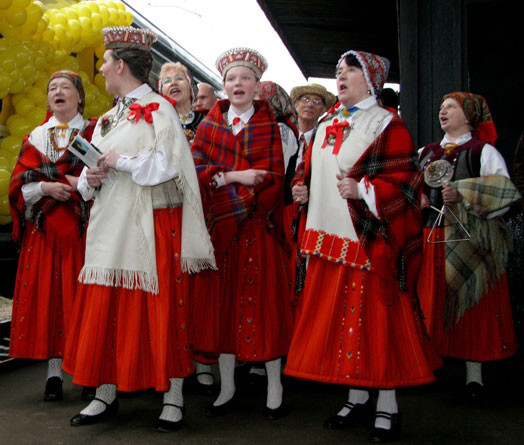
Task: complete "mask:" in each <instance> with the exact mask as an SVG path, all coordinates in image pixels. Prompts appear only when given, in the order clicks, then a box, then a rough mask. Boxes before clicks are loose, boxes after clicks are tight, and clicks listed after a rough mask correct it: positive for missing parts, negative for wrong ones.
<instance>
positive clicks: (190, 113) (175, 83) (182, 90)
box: [158, 62, 205, 145]
mask: <svg viewBox="0 0 524 445" xmlns="http://www.w3.org/2000/svg"><path fill="white" fill-rule="evenodd" d="M158 90H159V91H160V93H162V94H163V95H164V96H166V97H168V98H169V99H171V100H172V101H174V103H175V110H176V112H177V113H178V117H179V119H180V125H181V126H182V128H183V129H184V133H185V134H186V138H187V141H188V142H189V144H190V145H191V144H192V143H193V139H194V138H195V133H196V130H197V128H198V125H199V124H200V122H202V119H203V118H204V116H205V114H203V113H200V112H198V111H194V110H193V105H192V104H193V101H194V100H195V98H196V96H197V89H196V85H195V82H193V78H192V77H191V75H190V74H189V71H188V69H187V68H186V67H185V66H184V65H182V64H181V63H180V62H176V63H173V62H169V63H164V64H163V65H162V69H161V70H160V76H159V78H158Z"/></svg>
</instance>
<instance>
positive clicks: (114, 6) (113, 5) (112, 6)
mask: <svg viewBox="0 0 524 445" xmlns="http://www.w3.org/2000/svg"><path fill="white" fill-rule="evenodd" d="M105 4H106V5H107V7H108V8H109V9H118V6H117V4H116V2H114V1H111V0H109V1H106V2H105Z"/></svg>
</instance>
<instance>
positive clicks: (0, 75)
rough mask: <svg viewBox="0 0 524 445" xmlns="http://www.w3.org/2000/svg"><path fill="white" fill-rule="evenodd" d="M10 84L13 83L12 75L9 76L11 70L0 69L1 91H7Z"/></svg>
mask: <svg viewBox="0 0 524 445" xmlns="http://www.w3.org/2000/svg"><path fill="white" fill-rule="evenodd" d="M9 85H11V77H10V76H9V72H6V71H4V70H2V71H0V91H7V89H8V88H9Z"/></svg>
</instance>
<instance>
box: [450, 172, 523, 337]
mask: <svg viewBox="0 0 524 445" xmlns="http://www.w3.org/2000/svg"><path fill="white" fill-rule="evenodd" d="M450 185H451V186H452V187H455V188H456V189H457V190H458V191H459V193H460V194H461V195H462V197H463V201H462V202H459V203H454V204H452V205H450V208H451V209H452V211H453V213H454V214H455V215H456V216H457V218H458V219H459V220H460V222H461V223H462V224H463V225H464V226H465V227H466V228H467V229H468V231H469V232H470V234H471V239H470V240H469V241H461V242H455V243H446V283H447V291H446V305H445V324H446V326H448V327H449V326H450V325H451V324H452V322H453V320H455V321H456V322H458V321H459V320H460V319H461V318H462V316H463V315H464V313H465V311H466V310H468V309H470V308H472V307H473V306H475V305H476V304H478V302H479V301H480V299H481V298H482V296H483V295H484V294H485V293H486V292H487V291H488V290H489V289H490V287H492V286H493V285H494V284H495V283H496V282H497V281H498V280H499V279H500V277H501V276H502V275H503V274H504V273H505V271H506V263H507V260H508V253H509V250H510V246H511V233H510V232H509V230H508V228H507V226H506V223H505V222H504V219H503V218H502V217H495V218H489V219H488V218H486V216H487V215H488V214H490V213H492V212H495V211H497V210H501V209H504V208H506V207H509V206H511V205H513V204H514V203H516V202H518V201H520V199H522V197H521V195H520V193H519V192H518V190H517V189H516V187H515V186H514V185H513V183H512V182H511V180H510V179H508V178H506V177H505V176H501V175H492V176H483V177H478V178H468V179H461V180H458V181H454V182H451V183H450ZM446 220H447V221H446V226H445V235H446V239H459V238H462V237H463V233H462V231H461V229H460V226H459V225H458V224H456V222H455V221H454V219H453V217H450V216H449V214H448V216H447V217H446Z"/></svg>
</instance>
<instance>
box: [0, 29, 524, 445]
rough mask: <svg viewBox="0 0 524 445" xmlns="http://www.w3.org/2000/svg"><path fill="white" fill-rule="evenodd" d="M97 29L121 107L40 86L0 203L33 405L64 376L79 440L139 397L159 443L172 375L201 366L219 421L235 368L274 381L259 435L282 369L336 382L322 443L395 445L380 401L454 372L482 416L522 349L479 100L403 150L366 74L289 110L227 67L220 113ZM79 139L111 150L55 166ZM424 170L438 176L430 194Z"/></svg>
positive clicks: (344, 62)
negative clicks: (349, 436) (153, 407)
mask: <svg viewBox="0 0 524 445" xmlns="http://www.w3.org/2000/svg"><path fill="white" fill-rule="evenodd" d="M103 32H104V39H105V46H106V51H105V54H104V60H103V65H102V66H101V68H100V72H101V73H102V75H103V76H104V78H105V83H106V89H107V91H108V92H109V93H111V94H114V95H115V97H116V98H118V100H117V101H116V103H115V106H114V107H113V108H112V109H111V110H109V111H108V112H106V113H105V114H104V115H103V116H101V117H100V118H99V119H98V121H96V120H95V119H91V120H87V119H84V117H83V115H82V113H83V110H84V104H85V94H84V90H83V86H82V81H81V78H80V76H79V75H77V74H75V73H74V72H71V71H59V72H57V73H55V74H53V75H52V76H51V78H50V80H49V83H48V109H49V113H48V118H47V120H46V121H45V122H44V123H43V124H42V125H40V126H39V127H37V128H35V129H34V130H33V131H32V132H31V134H29V135H28V136H26V137H25V138H24V141H23V145H22V149H21V152H20V156H19V158H18V162H17V164H16V167H15V169H14V171H13V174H12V179H11V186H10V191H9V198H10V203H11V209H12V214H13V239H14V240H15V241H16V242H18V243H19V246H20V258H19V265H18V272H17V280H16V289H15V295H14V304H13V316H12V326H11V346H10V355H11V356H12V357H23V358H34V359H47V360H48V363H49V365H48V375H47V383H46V389H45V396H44V397H45V400H48V401H56V400H61V399H62V380H63V376H62V370H64V371H66V372H67V373H69V374H71V375H72V376H73V382H74V383H75V384H78V385H81V386H83V387H84V391H83V393H82V395H83V397H84V398H85V399H86V400H89V404H88V405H87V406H86V407H85V408H84V409H83V410H82V411H81V412H80V413H78V414H77V415H75V416H74V417H73V418H72V419H71V425H73V426H81V425H88V424H93V423H96V422H99V421H102V420H104V419H107V418H109V417H111V416H112V415H114V414H115V413H116V412H117V410H118V403H119V402H118V398H117V391H122V392H125V391H127V392H132V391H139V390H143V389H149V388H154V389H155V390H156V391H159V392H163V394H164V398H163V406H162V410H161V413H160V416H159V418H158V421H157V424H156V428H157V429H158V430H159V431H173V430H176V429H178V428H180V426H181V425H182V420H183V417H184V413H185V404H184V398H183V393H182V387H183V382H184V378H186V377H189V376H191V375H192V374H193V373H194V372H195V367H196V373H197V379H198V382H199V384H201V385H202V386H203V387H204V388H207V389H210V388H212V386H213V372H212V368H211V367H212V366H213V365H214V364H215V363H218V370H219V375H220V392H219V394H218V397H217V398H216V400H215V401H214V402H213V403H212V404H211V405H210V406H208V408H207V409H206V411H205V414H206V415H207V416H210V417H213V416H219V415H223V414H226V413H227V412H228V411H231V410H232V409H234V403H233V402H234V398H235V390H236V388H235V376H234V373H235V367H236V363H237V362H239V361H241V362H254V365H256V364H257V363H258V368H257V367H256V366H255V367H254V368H253V371H254V372H258V373H260V374H265V375H267V401H266V407H265V415H266V417H267V418H269V419H279V418H281V417H283V416H284V415H286V414H287V410H286V407H285V404H284V403H283V387H282V383H281V374H282V371H283V372H284V373H285V374H287V375H289V376H293V377H298V378H304V379H310V380H316V381H320V382H328V383H338V384H343V385H346V386H347V387H349V394H348V399H347V402H346V403H345V404H344V406H343V407H342V408H341V409H340V411H339V412H338V413H337V414H336V415H335V416H333V417H330V418H329V419H327V420H326V421H325V423H324V425H325V426H326V427H327V428H332V429H339V428H344V427H348V426H351V425H353V424H355V423H358V422H360V421H365V420H366V419H367V418H369V419H370V420H371V419H373V418H374V419H375V420H374V424H373V429H372V432H371V436H370V438H371V441H373V442H378V443H381V442H388V441H392V440H396V439H398V437H399V433H400V425H401V415H400V414H401V413H400V410H399V408H398V405H397V399H396V392H395V390H396V388H398V387H403V386H414V385H422V384H426V383H429V382H432V381H434V379H435V377H434V374H433V371H434V370H435V369H436V368H437V367H439V366H440V365H441V359H440V356H446V357H455V358H459V359H462V360H465V361H466V370H467V372H466V375H467V377H466V383H467V386H466V391H467V396H468V397H470V398H471V399H473V400H478V399H480V398H481V397H482V396H483V392H484V386H483V382H482V374H481V363H482V362H484V361H488V360H497V359H501V358H505V357H509V356H511V355H512V354H514V353H515V351H516V349H517V347H518V345H517V341H516V337H515V333H514V329H513V321H512V315H511V307H510V302H509V294H508V285H507V278H506V272H505V267H506V262H507V255H508V247H507V244H506V238H505V230H504V222H503V219H502V218H501V215H502V214H503V213H504V212H505V211H506V210H507V209H508V208H509V206H510V205H512V204H513V203H515V202H516V201H518V200H519V199H520V195H519V193H518V191H517V190H516V189H515V187H514V186H513V184H512V183H511V181H510V180H509V175H508V171H507V169H506V165H505V162H504V159H503V158H502V156H501V155H500V153H499V152H498V151H497V150H496V149H495V148H494V147H493V145H492V144H493V143H494V141H495V139H496V132H495V127H494V126H493V121H492V119H491V115H490V112H489V109H488V106H487V104H486V101H485V100H484V98H483V97H482V96H479V95H476V94H470V93H465V92H455V93H451V94H448V95H446V96H444V98H443V101H442V104H441V107H440V110H439V121H440V124H441V127H442V130H443V131H444V133H445V135H444V138H443V139H442V141H440V142H437V143H434V144H429V145H427V146H426V147H424V148H422V149H421V150H420V153H419V152H417V149H416V147H415V146H414V144H413V141H412V139H411V136H410V134H409V132H408V130H407V128H406V126H405V124H404V122H403V121H402V119H401V118H400V117H399V115H398V114H397V113H396V112H395V110H393V111H391V110H390V109H386V108H385V107H383V106H381V105H380V104H379V102H378V101H377V97H378V96H379V95H380V93H381V90H382V89H383V86H384V82H385V81H386V78H387V75H388V70H389V61H388V60H387V59H386V58H384V57H381V56H379V55H375V54H371V53H367V52H363V51H355V50H351V51H347V52H346V53H344V54H342V56H341V57H340V59H339V61H338V63H337V65H336V84H337V93H338V97H337V98H335V96H333V95H332V94H331V93H329V92H328V91H327V90H326V89H325V88H324V87H322V86H320V85H316V84H311V85H305V86H298V87H296V88H294V89H293V90H292V91H291V97H290V96H289V95H288V94H287V93H286V92H285V91H284V90H283V89H282V88H281V87H280V86H279V85H277V84H275V83H273V82H261V77H262V75H263V73H264V71H265V70H266V68H267V61H266V59H265V58H264V57H263V56H262V55H261V54H260V53H258V52H257V51H255V50H253V49H250V48H242V47H241V48H233V49H231V50H229V51H226V52H224V53H223V54H221V55H220V56H219V57H218V59H217V62H216V67H217V69H218V71H219V73H220V74H221V76H222V79H223V88H224V91H225V94H226V96H227V99H223V100H218V102H216V103H214V101H215V100H216V98H214V92H213V91H212V88H211V87H210V86H209V85H206V84H201V85H198V87H197V85H195V82H194V81H193V79H192V77H191V75H190V73H189V71H188V69H187V68H186V67H185V66H183V65H182V64H180V63H168V64H165V65H164V66H163V67H162V70H161V72H160V78H159V81H158V91H155V90H154V89H153V88H152V87H151V86H150V84H149V83H148V81H149V76H150V72H151V68H152V55H151V52H150V50H151V45H152V44H153V43H154V41H155V40H156V36H155V34H154V33H152V32H151V31H148V30H142V29H135V28H128V27H111V28H105V29H104V31H103ZM321 116H323V118H322V119H320V120H319V118H320V117H321ZM78 135H81V136H82V137H84V138H85V139H87V140H90V141H91V142H92V143H93V145H95V146H96V147H98V148H99V149H100V150H101V152H102V153H103V154H102V155H101V156H100V158H99V160H98V166H97V167H94V168H88V167H86V166H84V165H83V164H82V162H81V161H80V160H79V159H78V158H76V157H75V156H74V155H73V154H72V153H71V152H70V151H69V150H68V147H69V146H70V144H71V143H72V141H73V140H74V139H75V137H77V136H78ZM442 160H444V161H447V162H446V163H445V164H444V167H442V165H443V164H442V162H441V163H438V162H437V161H442ZM439 168H444V169H448V170H449V171H451V176H449V177H447V179H446V181H444V182H442V183H441V184H439V185H437V186H435V185H434V183H433V182H431V181H429V180H427V181H426V183H425V181H424V178H425V176H431V175H433V176H434V175H435V174H438V171H439ZM464 232H467V233H464ZM459 239H460V241H459ZM421 309H422V310H421ZM422 312H423V314H424V316H423V315H422ZM424 317H425V320H424ZM284 360H285V361H284ZM261 365H262V366H261ZM372 388H374V389H378V400H377V402H376V407H374V406H372V402H371V396H370V393H369V390H370V389H372Z"/></svg>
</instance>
